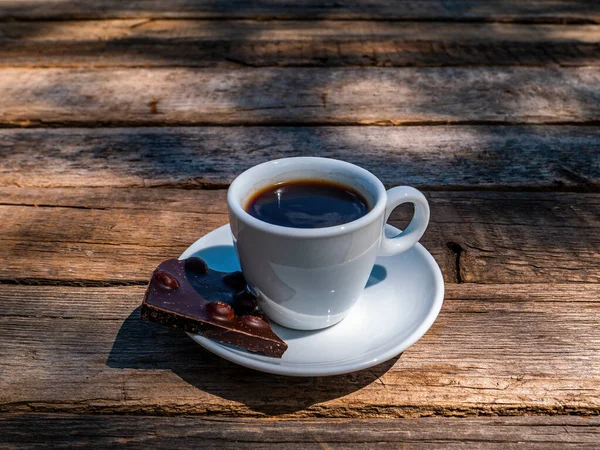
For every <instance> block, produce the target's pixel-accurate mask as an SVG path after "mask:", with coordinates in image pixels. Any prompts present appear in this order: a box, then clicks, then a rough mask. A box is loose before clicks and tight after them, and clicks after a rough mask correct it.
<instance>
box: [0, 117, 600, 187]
mask: <svg viewBox="0 0 600 450" xmlns="http://www.w3.org/2000/svg"><path fill="white" fill-rule="evenodd" d="M598 154H600V129H599V128H596V127H571V126H560V127H557V126H541V127H540V126H527V127H518V126H470V127H465V126H447V127H446V126H440V127H289V128H280V127H240V128H222V127H208V128H135V129H122V128H120V129H77V128H75V129H43V130H39V129H35V130H28V129H26V130H20V129H5V130H0V159H1V160H2V164H0V186H20V187H57V186H64V187H101V186H111V187H158V186H162V187H188V188H189V187H201V186H203V187H206V186H209V187H226V186H227V185H228V184H229V183H230V182H231V181H233V179H234V178H235V177H236V176H237V175H238V174H240V173H241V172H243V171H244V170H246V169H248V168H249V167H252V166H254V165H256V164H259V163H261V162H264V161H268V160H271V159H277V158H285V157H292V156H323V157H328V158H337V159H342V160H346V161H349V162H352V163H355V164H358V165H360V166H362V167H365V168H366V169H368V170H370V171H372V172H373V173H375V174H376V175H377V176H378V177H379V178H380V179H381V180H382V181H383V182H384V183H385V184H386V185H387V186H392V185H395V184H398V183H403V184H410V185H414V186H418V187H421V188H425V189H473V188H477V189H482V188H483V189H504V190H506V189H509V188H518V189H543V190H579V191H582V190H583V191H599V190H600V161H599V159H598ZM16 192H17V191H15V192H14V193H16ZM26 192H27V191H26ZM87 192H88V194H87V195H91V194H89V193H90V192H91V191H87ZM62 195H67V196H68V195H70V194H69V191H64V192H63V194H62Z"/></svg>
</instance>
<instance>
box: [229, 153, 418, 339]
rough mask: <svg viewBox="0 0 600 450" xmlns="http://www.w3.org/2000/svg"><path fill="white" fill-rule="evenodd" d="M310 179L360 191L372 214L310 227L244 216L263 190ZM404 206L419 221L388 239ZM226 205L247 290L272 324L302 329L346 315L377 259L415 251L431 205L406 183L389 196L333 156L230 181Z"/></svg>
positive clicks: (266, 166) (292, 161)
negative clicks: (389, 224)
mask: <svg viewBox="0 0 600 450" xmlns="http://www.w3.org/2000/svg"><path fill="white" fill-rule="evenodd" d="M307 179H308V180H328V181H334V182H336V183H340V184H343V185H346V186H349V187H351V188H353V189H355V190H357V191H358V192H360V193H361V194H362V195H363V196H364V197H365V199H366V200H367V201H368V203H369V212H368V213H367V214H366V215H364V216H362V217H360V218H359V219H356V220H354V221H352V222H349V223H345V224H343V225H338V226H333V227H327V228H309V229H307V228H290V227H283V226H279V225H273V224H270V223H267V222H264V221H262V220H259V219H257V218H255V217H253V216H251V215H250V214H248V213H247V212H246V211H245V207H246V204H247V203H248V202H249V200H250V198H251V197H252V195H253V194H255V193H256V192H257V191H259V190H261V189H263V188H266V187H267V186H269V185H273V184H277V183H281V182H285V181H291V180H307ZM402 203H413V204H414V207H415V208H414V210H415V211H414V215H413V218H412V220H411V222H410V224H409V225H408V227H407V228H406V229H405V230H404V231H403V232H402V233H400V234H399V235H398V236H396V237H393V238H388V237H386V236H385V235H384V228H385V223H386V221H387V219H388V217H389V216H390V214H391V212H392V211H393V210H394V208H396V207H397V206H398V205H400V204H402ZM227 204H228V206H229V222H230V225H231V231H232V234H233V242H234V246H235V249H236V252H237V255H238V258H239V261H240V265H241V268H242V271H243V273H244V276H245V277H246V281H247V282H248V286H249V287H250V289H252V290H253V291H254V293H255V294H256V295H258V302H259V305H260V307H261V308H262V310H263V311H264V312H265V313H266V314H267V316H268V317H269V318H270V319H272V320H273V321H275V322H277V323H278V324H280V325H283V326H285V327H289V328H294V329H298V330H317V329H320V328H325V327H328V326H331V325H334V324H335V323H337V322H339V321H340V320H342V319H343V318H344V317H346V315H347V314H348V312H349V310H350V308H351V307H352V305H354V303H355V302H356V301H357V300H358V297H359V296H360V294H361V292H362V291H363V289H364V288H365V285H366V283H367V280H368V279H369V275H370V273H371V270H372V268H373V265H374V264H375V259H376V258H377V256H391V255H396V254H398V253H402V252H404V251H406V250H408V249H410V248H411V247H412V246H413V245H415V244H416V243H417V242H418V240H419V239H420V238H421V236H423V233H424V232H425V229H426V228H427V224H428V222H429V205H428V203H427V200H426V199H425V196H424V195H423V194H421V192H419V191H417V190H416V189H414V188H412V187H408V186H399V187H395V188H392V189H390V190H388V191H387V192H386V190H385V187H384V186H383V184H382V183H381V181H380V180H379V179H378V178H377V177H376V176H375V175H373V174H372V173H370V172H368V171H367V170H365V169H363V168H361V167H358V166H355V165H354V164H350V163H347V162H343V161H338V160H335V159H327V158H313V157H300V158H285V159H279V160H275V161H270V162H266V163H263V164H259V165H258V166H255V167H252V168H251V169H248V170H247V171H245V172H244V173H242V174H241V175H239V176H238V177H237V178H236V179H235V180H234V182H233V183H232V184H231V186H230V188H229V191H228V193H227ZM391 276H393V274H392V275H391Z"/></svg>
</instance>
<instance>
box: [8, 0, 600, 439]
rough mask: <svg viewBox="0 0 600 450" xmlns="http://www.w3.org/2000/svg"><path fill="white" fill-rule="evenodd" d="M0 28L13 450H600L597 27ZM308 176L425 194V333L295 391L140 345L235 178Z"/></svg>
mask: <svg viewBox="0 0 600 450" xmlns="http://www.w3.org/2000/svg"><path fill="white" fill-rule="evenodd" d="M0 20H1V21H2V22H1V23H0V42H1V45H0V126H1V127H2V129H0V157H1V160H0V194H1V199H2V200H1V202H0V218H1V220H0V244H1V245H0V255H1V256H0V261H1V262H2V264H0V283H1V285H0V443H1V444H2V446H9V447H10V446H20V445H23V446H25V447H30V446H34V445H41V444H44V443H52V444H53V445H56V446H70V445H91V444H100V445H103V446H108V445H113V446H117V445H122V444H129V445H131V446H139V447H145V448H147V447H153V446H162V447H170V448H173V447H183V446H188V447H189V446H191V447H201V448H236V447H240V446H246V445H254V446H255V447H257V448H282V447H290V448H301V449H305V448H325V449H329V448H347V447H375V446H377V447H378V448H398V447H399V446H401V445H402V444H405V445H407V446H408V447H414V448H430V447H439V448H488V447H500V448H517V447H519V448H520V447H521V446H525V447H533V448H557V449H563V448H571V447H577V448H580V447H589V448H598V446H600V417H599V416H598V414H599V413H600V127H599V124H600V4H598V3H597V2H591V1H585V0H552V1H542V0H540V1H534V0H491V1H490V0H470V1H467V0H452V1H442V0H410V1H408V0H407V1H403V2H395V3H394V2H389V1H384V0H359V1H354V2H350V3H348V4H346V2H321V1H316V0H300V1H296V2H289V3H286V2H282V1H276V0H258V1H255V2H245V1H241V0H229V1H223V2H213V1H208V0H199V1H193V0H172V1H166V0H164V1H143V0H132V1H129V2H125V1H122V0H120V1H116V0H103V1H91V0H87V1H86V0H71V1H68V0H61V1H59V0H55V1H48V0H28V1H21V2H19V1H14V0H0ZM297 155H319V156H326V157H332V158H339V159H344V160H347V161H350V162H353V163H356V164H359V165H361V166H364V167H365V168H367V169H369V170H371V171H372V172H374V173H375V174H376V175H377V176H379V177H380V178H381V179H382V180H383V181H384V183H385V184H386V185H387V186H393V185H397V184H409V185H414V186H416V187H418V188H420V189H422V190H424V192H425V193H426V195H427V196H428V199H429V201H430V204H431V209H432V220H431V225H430V227H429V230H428V231H427V233H426V235H425V237H424V238H423V240H422V242H423V244H424V245H425V246H426V247H427V249H429V251H430V252H431V253H432V254H433V255H434V257H435V258H436V260H437V261H438V263H439V264H440V266H441V268H442V271H443V273H444V277H445V282H446V298H445V303H444V306H443V309H442V312H441V314H440V316H439V318H438V320H437V321H436V323H435V324H434V325H433V327H432V328H431V330H430V331H429V332H428V333H427V334H426V335H425V336H424V337H423V338H422V339H421V340H420V341H419V342H418V343H417V344H416V345H414V346H413V347H411V348H410V349H408V350H407V351H406V352H404V353H403V354H402V355H401V356H399V357H397V358H395V359H393V360H392V361H389V362H387V363H384V364H382V365H380V366H377V367H374V368H372V369H369V370H364V371H362V372H358V373H354V374H349V375H344V376H336V377H330V378H304V379H292V378H286V377H279V376H270V375H266V374H262V373H258V372H254V371H251V370H247V369H243V368H241V367H238V366H235V365H233V364H231V363H229V362H226V361H224V360H222V359H220V358H218V357H216V356H214V355H212V354H210V353H208V352H207V351H204V350H203V349H202V348H200V347H199V346H197V345H196V344H194V343H193V342H192V341H191V340H190V339H189V338H188V337H187V336H185V335H184V334H183V333H182V332H178V331H175V330H170V329H166V328H162V327H160V326H155V325H154V324H149V323H144V322H141V321H140V320H139V304H140V303H141V300H142V295H143V293H144V289H145V285H146V283H147V281H148V278H149V276H150V273H151V272H152V270H153V268H154V267H155V265H156V264H158V263H159V262H160V261H161V260H163V259H167V258H170V257H175V256H178V255H179V254H181V252H182V251H183V250H184V249H185V248H186V247H187V246H188V245H189V244H191V243H192V242H193V241H194V240H196V239H197V238H198V237H200V236H202V235H204V234H205V233H208V232H209V231H211V230H212V229H214V228H215V227H217V226H220V225H223V224H225V223H227V215H226V205H225V195H226V188H227V186H228V184H229V183H230V182H231V181H232V179H233V178H234V177H235V176H236V175H237V174H239V173H240V172H241V171H243V170H244V169H246V168H248V167H250V166H252V165H254V164H257V163H260V162H263V161H266V160H269V159H274V158H279V157H285V156H297ZM406 217H407V216H406V212H405V211H404V210H400V211H398V212H397V213H395V214H394V216H393V217H392V220H391V222H392V223H393V224H395V225H398V226H400V227H402V226H403V225H404V224H405V223H406Z"/></svg>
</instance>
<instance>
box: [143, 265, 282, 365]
mask: <svg viewBox="0 0 600 450" xmlns="http://www.w3.org/2000/svg"><path fill="white" fill-rule="evenodd" d="M141 314H142V319H144V320H148V321H151V322H157V323H160V324H163V325H167V326H170V327H172V328H180V329H183V330H185V331H189V332H191V333H199V334H201V335H203V336H205V337H207V338H209V339H214V340H216V341H219V342H224V343H226V344H231V345H235V346H237V347H241V348H244V349H246V350H249V351H251V352H258V353H264V354H265V355H267V356H274V357H277V358H281V356H282V355H283V353H284V352H285V351H286V350H287V344H286V343H285V342H283V341H282V340H281V339H280V338H279V337H278V336H277V335H276V334H275V333H274V332H273V330H272V329H271V325H270V324H269V319H268V318H267V317H266V316H265V315H264V314H263V313H262V312H261V311H259V310H258V304H257V302H256V298H255V297H254V296H253V295H252V294H251V293H250V292H248V291H247V290H246V280H244V277H243V275H242V273H241V272H233V273H231V274H225V273H223V272H217V271H215V270H211V269H210V268H209V267H208V266H207V265H206V262H204V260H202V259H201V258H197V257H193V258H189V259H187V260H177V259H169V260H167V261H164V262H162V263H161V264H160V265H159V266H158V268H157V269H156V270H155V271H154V273H153V274H152V278H151V279H150V284H149V285H148V289H147V291H146V295H145V297H144V301H143V303H142V313H141Z"/></svg>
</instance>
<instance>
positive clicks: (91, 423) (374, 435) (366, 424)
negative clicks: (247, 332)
mask: <svg viewBox="0 0 600 450" xmlns="http://www.w3.org/2000/svg"><path fill="white" fill-rule="evenodd" d="M0 426H1V427H2V432H1V433H0V443H2V444H4V445H8V446H11V447H12V446H15V447H17V448H19V447H27V448H32V447H36V446H40V447H44V446H47V445H48V444H51V445H52V446H53V447H55V448H56V447H61V448H62V447H69V448H71V447H75V446H90V445H97V446H119V447H122V446H126V447H135V448H148V447H149V446H151V447H152V448H167V447H168V448H172V446H173V445H176V446H191V447H202V448H203V449H223V448H224V449H229V448H245V447H252V448H260V449H265V448H266V449H271V448H277V449H280V448H282V447H285V448H292V449H296V448H298V449H319V450H323V448H326V449H346V448H394V449H396V448H398V447H399V446H403V445H404V446H409V447H410V448H411V449H412V448H414V449H433V448H441V447H443V448H449V449H463V448H465V447H468V448H470V449H476V450H480V449H492V448H498V447H504V448H524V447H527V448H544V449H569V448H578V449H581V448H590V449H592V448H596V447H597V443H598V440H600V421H599V420H598V418H597V417H572V416H557V417H519V418H514V417H497V418H461V419H456V418H425V417H424V418H419V419H362V420H361V419H311V420H284V421H272V420H264V419H225V418H201V417H156V416H154V417H153V416H150V417H131V416H102V415H79V416H75V415H69V414H5V415H2V416H0ZM31 429H35V430H37V432H36V433H29V432H27V431H26V430H31Z"/></svg>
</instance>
